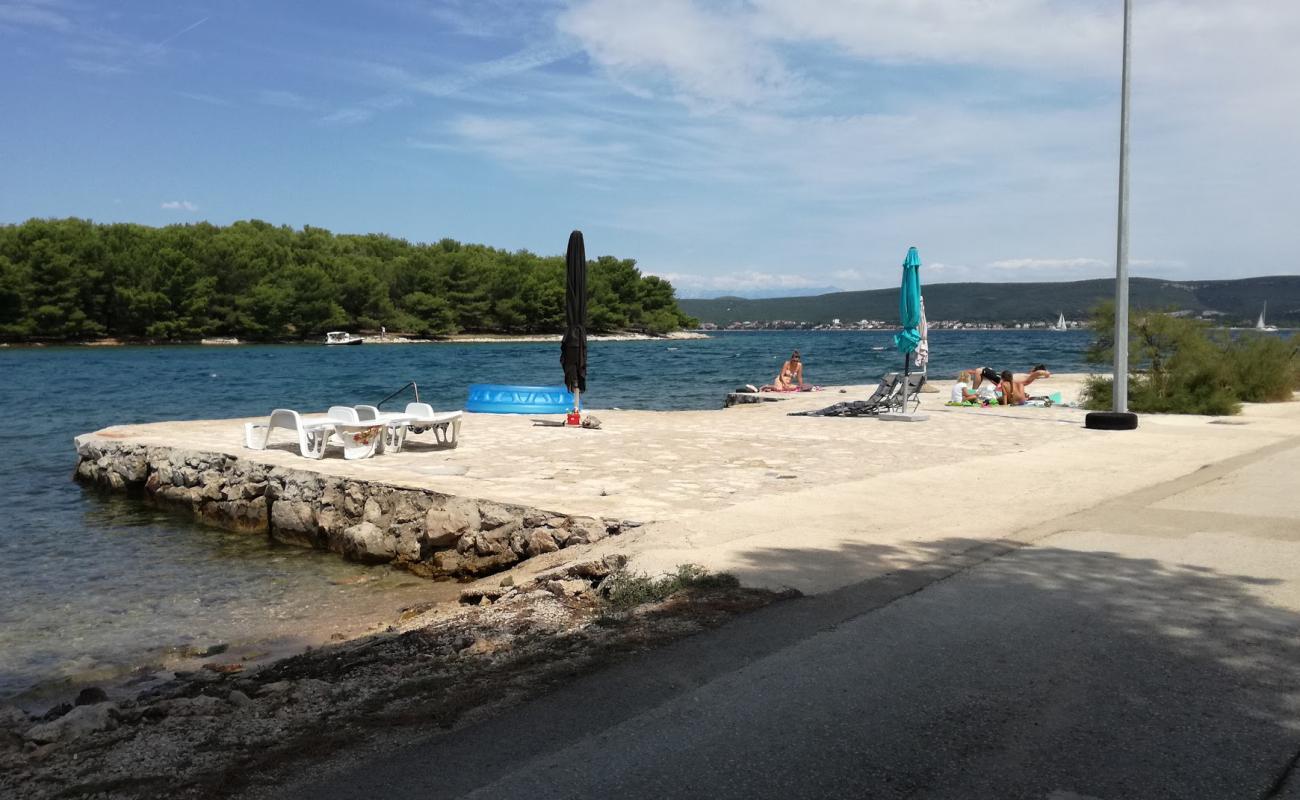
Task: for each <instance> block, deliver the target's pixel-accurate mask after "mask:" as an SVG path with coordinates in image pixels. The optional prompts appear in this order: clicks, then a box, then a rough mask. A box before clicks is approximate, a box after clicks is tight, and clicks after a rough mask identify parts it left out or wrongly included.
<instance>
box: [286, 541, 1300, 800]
mask: <svg viewBox="0 0 1300 800" xmlns="http://www.w3.org/2000/svg"><path fill="white" fill-rule="evenodd" d="M917 552H921V553H923V554H924V558H925V559H928V561H926V563H923V564H920V565H918V566H914V567H911V568H904V569H900V570H896V571H894V572H891V573H889V574H886V575H883V576H882V577H879V578H875V579H872V580H868V581H865V582H862V583H859V584H856V585H852V586H849V587H846V588H843V589H840V590H837V591H834V592H829V593H826V594H822V595H818V596H814V597H805V598H799V599H796V600H792V601H790V602H786V603H781V604H778V605H776V606H772V607H769V608H766V609H763V610H761V611H759V612H755V613H753V614H750V615H747V616H745V617H742V618H739V619H737V620H735V621H734V622H733V623H731V624H729V625H727V626H726V627H725V628H723V629H721V630H717V631H713V632H710V633H707V634H703V635H699V636H696V637H694V638H691V639H688V640H684V641H680V642H678V643H676V644H674V645H671V646H669V647H666V648H663V649H661V650H657V651H654V652H649V653H646V654H644V655H641V656H638V657H635V658H633V659H631V660H628V661H626V662H623V663H621V664H619V665H616V666H614V667H612V668H609V669H606V670H604V671H601V672H599V673H596V674H593V675H589V676H586V677H584V678H582V679H580V680H578V681H576V682H574V683H573V684H570V685H568V686H566V687H563V688H561V689H559V690H557V691H554V692H552V693H550V694H548V695H546V696H543V697H540V698H538V699H536V700H533V701H531V702H529V703H526V704H524V705H522V706H520V707H517V708H515V709H513V710H511V711H509V712H507V713H505V714H503V715H501V716H499V717H496V718H494V719H490V720H487V721H484V722H480V723H478V724H474V725H470V726H467V727H464V728H462V729H461V730H458V731H457V732H456V733H455V734H454V735H444V734H437V735H434V736H432V737H431V738H428V739H425V740H423V741H420V742H418V743H415V744H395V743H390V744H391V747H390V748H385V749H384V751H383V752H385V755H383V756H382V757H379V758H376V759H374V760H371V761H369V762H367V763H365V764H362V765H361V766H360V767H355V766H354V767H350V768H347V769H344V770H342V771H341V772H340V773H339V774H337V775H333V776H330V777H329V778H328V779H326V780H324V781H321V782H318V783H313V784H312V785H311V786H306V787H299V788H300V790H301V796H304V797H305V796H313V797H361V796H365V795H366V794H367V792H368V791H369V790H371V789H373V788H374V784H373V778H374V776H375V775H376V774H382V775H384V777H385V791H386V793H387V794H388V796H390V797H417V796H418V797H423V798H432V797H455V796H459V795H461V794H464V793H466V792H468V791H471V790H473V789H475V788H481V787H486V786H491V790H490V791H492V793H493V795H494V796H499V797H559V796H620V797H662V796H665V795H664V794H663V789H664V783H665V781H673V782H679V781H687V780H689V781H690V784H689V785H690V786H691V789H692V793H693V796H711V797H736V796H745V797H808V796H832V795H837V794H839V793H841V792H842V791H843V790H844V787H845V786H853V787H856V790H855V791H857V792H859V793H860V794H862V795H863V796H872V797H998V798H1012V797H1035V798H1044V797H1047V796H1049V794H1050V793H1052V792H1056V791H1063V792H1074V793H1077V794H1080V795H1084V796H1094V797H1105V798H1113V797H1143V798H1160V797H1169V798H1176V797H1177V798H1185V797H1265V796H1269V795H1270V793H1271V792H1272V791H1273V790H1275V789H1276V787H1277V784H1278V782H1279V781H1280V780H1281V778H1282V776H1283V775H1284V773H1285V771H1286V769H1287V768H1288V765H1289V764H1290V763H1291V760H1292V757H1293V756H1294V754H1295V753H1296V750H1297V748H1300V733H1297V730H1300V694H1298V693H1297V687H1300V638H1298V636H1297V634H1298V633H1300V616H1298V615H1297V614H1295V613H1294V612H1292V611H1290V610H1287V609H1283V608H1279V607H1274V606H1272V605H1270V604H1268V603H1267V602H1265V601H1263V600H1261V598H1260V596H1259V593H1258V590H1259V589H1261V588H1262V587H1265V586H1267V585H1270V584H1273V583H1277V581H1272V580H1262V579H1259V578H1254V577H1250V576H1245V575H1232V574H1225V573H1220V572H1216V571H1215V570H1212V569H1208V568H1205V567H1200V566H1195V565H1169V564H1163V563H1160V562H1157V561H1154V560H1150V559H1135V558H1128V557H1124V556H1120V555H1118V554H1115V553H1109V552H1088V551H1076V550H1069V549H1061V548H1053V547H1028V548H1018V547H1017V546H1015V545H1012V544H1005V543H982V544H976V545H974V546H972V543H971V542H970V541H969V540H965V539H959V538H954V539H948V540H941V541H937V542H916V543H911V544H909V545H908V547H907V548H906V549H897V548H892V547H889V546H874V545H861V544H850V545H847V546H845V547H843V548H841V549H840V550H839V551H834V552H831V551H826V550H809V551H793V552H792V551H791V550H788V549H782V550H774V551H770V552H768V551H756V552H754V553H752V554H751V555H750V556H749V558H750V561H751V563H752V565H753V567H754V568H755V569H761V570H762V571H763V572H764V573H765V574H769V575H771V574H779V573H781V572H783V571H784V572H788V573H789V575H791V576H792V577H793V576H796V575H797V576H802V577H807V576H808V575H810V574H815V573H816V572H817V571H819V570H824V571H827V572H832V571H834V572H837V573H838V572H842V570H843V566H844V563H843V562H844V560H845V559H849V560H852V561H854V562H855V563H861V564H862V565H863V566H864V568H865V567H868V566H874V567H875V568H876V569H877V570H878V569H879V568H880V565H881V564H896V563H900V562H914V561H915V560H916V558H917V555H916V554H917ZM744 571H745V570H743V569H742V570H740V571H739V572H741V573H742V574H743V572H744ZM719 763H729V764H733V765H740V766H743V769H742V770H740V772H739V773H738V772H737V771H736V770H735V769H729V770H719V769H718V768H717V764H719ZM429 764H458V765H460V766H459V767H458V768H457V769H455V770H450V771H444V770H430V769H428V768H427V765H429ZM579 764H581V765H585V766H584V767H583V768H582V769H575V768H574V766H575V765H579ZM471 765H472V766H471ZM587 776H590V777H587ZM597 776H598V777H597ZM1063 796H1065V795H1063Z"/></svg>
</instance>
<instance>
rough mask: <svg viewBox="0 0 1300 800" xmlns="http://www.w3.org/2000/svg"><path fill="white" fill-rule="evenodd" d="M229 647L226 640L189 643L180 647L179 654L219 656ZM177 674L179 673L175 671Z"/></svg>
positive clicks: (191, 656) (195, 656)
mask: <svg viewBox="0 0 1300 800" xmlns="http://www.w3.org/2000/svg"><path fill="white" fill-rule="evenodd" d="M229 649H230V645H229V644H227V643H226V642H214V643H212V644H190V645H186V646H185V647H183V648H181V653H180V654H181V656H182V657H185V658H209V657H210V656H219V655H221V654H222V653H224V652H226V651H227V650H229ZM176 674H177V675H179V674H180V673H179V672H178V673H176Z"/></svg>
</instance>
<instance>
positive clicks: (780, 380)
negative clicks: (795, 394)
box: [763, 350, 803, 392]
mask: <svg viewBox="0 0 1300 800" xmlns="http://www.w3.org/2000/svg"><path fill="white" fill-rule="evenodd" d="M763 388H764V389H766V390H767V391H769V392H792V391H796V390H797V389H800V388H803V361H802V360H801V359H800V358H799V351H798V350H796V351H794V352H793V353H791V354H790V360H789V361H787V362H785V363H784V364H782V365H781V371H780V372H779V373H777V376H776V380H774V381H772V383H771V385H769V386H764V387H763Z"/></svg>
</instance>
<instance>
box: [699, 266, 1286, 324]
mask: <svg viewBox="0 0 1300 800" xmlns="http://www.w3.org/2000/svg"><path fill="white" fill-rule="evenodd" d="M1114 286H1115V284H1114V281H1113V280H1090V281H1072V282H1068V283H932V284H928V285H926V286H925V287H924V293H925V311H926V316H927V317H929V318H930V319H932V320H941V319H960V320H963V321H965V322H1005V323H1012V322H1041V321H1044V320H1047V321H1055V320H1056V316H1057V315H1058V314H1065V316H1066V318H1067V319H1071V320H1082V319H1086V318H1087V317H1088V316H1089V315H1090V313H1091V312H1092V310H1093V309H1094V308H1095V307H1096V306H1097V304H1098V303H1100V302H1102V301H1104V300H1108V299H1110V298H1111V297H1112V296H1113V293H1114ZM1129 297H1130V299H1131V301H1132V304H1133V307H1134V308H1153V309H1167V310H1172V311H1192V312H1195V313H1198V314H1199V313H1201V312H1208V311H1214V312H1219V313H1220V314H1222V316H1221V317H1219V319H1220V320H1221V321H1222V322H1223V323H1224V324H1226V325H1253V324H1254V323H1255V318H1256V317H1258V316H1259V312H1260V309H1261V308H1263V306H1264V302H1265V301H1267V302H1268V321H1269V323H1270V324H1273V325H1278V326H1281V327H1300V275H1278V276H1273V277H1267V278H1241V279H1238V280H1229V281H1168V280H1160V279H1156V278H1132V279H1131V280H1130V281H1129ZM678 305H679V306H680V308H681V310H682V311H684V312H686V313H687V314H689V315H691V316H693V317H697V318H699V320H700V321H701V322H712V323H715V324H717V325H727V324H730V323H732V322H744V321H746V320H749V321H765V320H791V321H794V322H811V323H827V322H830V321H831V320H832V319H837V318H838V319H839V320H841V321H842V322H845V323H847V322H850V321H856V320H860V319H877V320H886V321H888V320H893V319H896V318H897V317H898V290H897V289H872V290H868V291H858V292H834V293H831V294H822V295H817V296H815V297H780V298H771V299H766V300H747V299H744V298H740V297H719V298H716V299H713V300H679V301H678Z"/></svg>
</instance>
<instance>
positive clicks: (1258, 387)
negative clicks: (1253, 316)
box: [1227, 333, 1300, 403]
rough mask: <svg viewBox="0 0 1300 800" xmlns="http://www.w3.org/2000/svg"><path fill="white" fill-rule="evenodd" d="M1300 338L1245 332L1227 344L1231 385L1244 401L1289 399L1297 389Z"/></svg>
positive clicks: (1298, 382) (1298, 385)
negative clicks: (1299, 340) (1231, 376)
mask: <svg viewBox="0 0 1300 800" xmlns="http://www.w3.org/2000/svg"><path fill="white" fill-rule="evenodd" d="M1298 349H1300V342H1297V340H1296V337H1295V336H1292V337H1291V338H1290V339H1282V338H1279V337H1277V336H1269V335H1268V334H1255V333H1245V334H1244V335H1242V336H1240V337H1238V338H1237V339H1235V340H1232V341H1230V342H1229V343H1228V345H1227V352H1228V355H1229V356H1230V357H1231V359H1232V367H1233V380H1232V383H1233V385H1234V386H1235V387H1236V388H1237V394H1238V396H1239V397H1240V398H1241V399H1242V400H1245V401H1246V402H1248V403H1275V402H1277V401H1279V400H1290V399H1291V393H1292V392H1293V391H1295V390H1297V389H1300V357H1297V350H1298Z"/></svg>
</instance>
